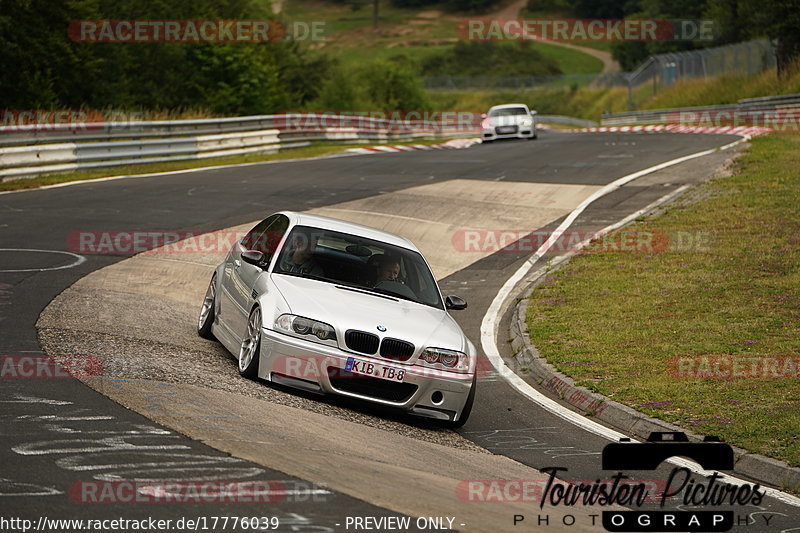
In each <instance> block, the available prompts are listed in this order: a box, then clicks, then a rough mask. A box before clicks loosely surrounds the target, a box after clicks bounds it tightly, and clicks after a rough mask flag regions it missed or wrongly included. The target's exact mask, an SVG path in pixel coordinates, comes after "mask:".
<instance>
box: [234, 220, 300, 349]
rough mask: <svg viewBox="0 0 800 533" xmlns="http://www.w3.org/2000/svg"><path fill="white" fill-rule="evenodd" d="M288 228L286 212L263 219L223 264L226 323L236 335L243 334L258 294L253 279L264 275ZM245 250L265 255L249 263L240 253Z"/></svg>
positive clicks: (255, 279)
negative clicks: (227, 303)
mask: <svg viewBox="0 0 800 533" xmlns="http://www.w3.org/2000/svg"><path fill="white" fill-rule="evenodd" d="M288 227H289V219H288V217H287V216H286V215H282V214H277V215H273V216H271V217H269V218H267V219H265V220H264V221H262V222H261V223H260V224H258V225H257V226H256V227H255V228H253V230H252V231H251V232H249V233H248V234H247V235H246V236H245V238H244V239H242V240H241V241H239V243H237V246H236V250H237V253H236V254H231V257H229V259H230V263H231V264H230V265H228V264H226V265H225V275H226V276H229V283H228V287H227V288H228V297H229V298H230V302H231V308H232V309H231V313H230V315H229V316H228V319H229V324H228V325H229V327H230V329H231V330H232V331H233V333H234V334H235V335H237V336H238V338H241V337H242V336H243V335H244V334H245V331H246V328H247V318H248V316H249V314H250V309H251V308H252V306H253V302H254V301H255V299H256V297H257V296H258V295H257V294H256V293H255V291H254V287H255V285H256V282H257V280H258V278H259V277H260V276H261V275H263V274H265V272H266V269H267V267H268V266H269V263H270V261H271V259H272V257H273V256H274V255H275V251H276V248H277V246H278V243H280V240H281V239H282V238H283V235H284V234H285V233H286V230H287V229H288ZM246 250H255V251H258V252H262V253H263V254H264V260H263V261H262V263H261V264H260V265H252V264H250V263H247V262H245V261H244V260H243V259H242V257H241V253H242V252H244V251H246Z"/></svg>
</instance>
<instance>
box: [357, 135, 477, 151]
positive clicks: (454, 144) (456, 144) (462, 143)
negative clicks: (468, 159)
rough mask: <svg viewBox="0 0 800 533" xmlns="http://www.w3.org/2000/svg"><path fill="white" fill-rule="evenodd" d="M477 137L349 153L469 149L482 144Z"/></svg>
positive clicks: (374, 147)
mask: <svg viewBox="0 0 800 533" xmlns="http://www.w3.org/2000/svg"><path fill="white" fill-rule="evenodd" d="M480 142H481V140H480V139H478V138H477V137H475V138H472V139H453V140H452V141H447V142H446V143H442V144H393V145H384V146H368V147H365V148H349V149H348V150H347V151H348V152H350V153H352V154H374V153H389V152H414V151H416V150H447V149H451V150H453V149H455V150H458V149H461V148H469V147H470V146H472V145H473V144H478V143H480Z"/></svg>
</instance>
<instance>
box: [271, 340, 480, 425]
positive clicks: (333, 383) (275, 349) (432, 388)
mask: <svg viewBox="0 0 800 533" xmlns="http://www.w3.org/2000/svg"><path fill="white" fill-rule="evenodd" d="M348 360H349V364H350V365H352V363H353V362H354V361H357V362H358V363H357V365H358V366H362V367H363V366H365V365H369V364H372V365H373V366H374V367H375V368H376V372H377V371H378V369H381V370H382V371H383V372H386V373H389V374H391V373H392V371H394V375H395V376H397V375H398V373H399V372H401V371H402V372H403V379H402V383H400V382H397V381H393V380H390V379H383V378H379V377H370V376H366V375H364V374H360V373H353V372H350V371H348V370H346V369H347V367H348ZM383 369H386V370H383ZM258 375H259V377H261V378H263V379H266V380H268V381H274V382H276V383H281V384H284V385H288V386H291V387H295V388H299V389H304V390H308V391H311V392H320V393H323V394H333V395H341V396H347V397H351V398H358V399H360V400H365V401H368V402H372V403H376V404H381V405H386V406H391V407H395V408H399V409H402V410H404V411H407V412H409V413H412V414H414V415H418V416H423V417H427V418H435V419H439V420H451V421H453V420H457V419H458V417H460V416H461V412H462V410H463V408H464V405H465V404H466V402H467V397H468V396H469V392H470V389H471V387H472V383H473V375H472V374H461V373H456V372H449V371H445V370H438V369H435V368H428V367H422V366H419V365H414V364H409V363H400V362H396V361H392V360H389V359H384V358H382V357H379V356H368V355H364V354H359V353H354V352H346V351H343V350H341V349H339V348H338V347H336V346H329V345H326V344H320V343H316V342H311V341H307V340H304V339H300V338H297V337H292V336H290V335H286V334H283V333H278V332H275V331H272V330H270V329H267V328H263V329H262V335H261V358H260V362H259V372H258Z"/></svg>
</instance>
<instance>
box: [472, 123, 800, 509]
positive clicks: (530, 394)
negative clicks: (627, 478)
mask: <svg viewBox="0 0 800 533" xmlns="http://www.w3.org/2000/svg"><path fill="white" fill-rule="evenodd" d="M749 138H750V137H749V136H747V135H743V136H742V138H741V139H739V140H738V141H734V142H732V143H729V144H726V145H725V146H722V147H720V148H713V149H711V150H704V151H702V152H697V153H695V154H691V155H687V156H684V157H679V158H677V159H672V160H670V161H666V162H664V163H661V164H658V165H655V166H652V167H650V168H646V169H644V170H640V171H638V172H634V173H633V174H628V175H627V176H623V177H621V178H619V179H616V180H614V181H612V182H611V183H609V184H608V185H606V186H605V187H603V188H602V189H600V190H598V191H595V192H594V194H592V195H591V196H589V197H588V198H586V199H585V200H584V201H583V202H581V204H580V205H579V206H578V207H576V208H575V209H574V210H573V211H572V212H571V213H570V214H569V216H567V218H566V219H564V221H563V222H562V223H561V224H560V225H559V226H558V228H556V230H555V231H553V232H552V233H551V234H550V237H549V238H548V239H547V241H545V242H544V244H542V245H541V246H540V247H539V249H538V250H536V252H534V254H533V255H531V256H530V257H529V258H528V259H527V260H526V261H525V262H524V263H523V264H522V266H520V267H519V269H517V271H516V272H514V274H513V275H512V276H511V277H510V278H508V280H506V282H505V284H503V286H502V287H501V288H500V291H498V293H497V295H496V296H495V297H494V300H492V303H491V305H489V309H487V310H486V314H485V315H484V317H483V320H482V321H481V347H482V348H483V352H484V353H485V354H486V357H487V358H488V359H489V361H490V362H491V363H492V366H494V368H495V369H496V370H497V373H498V374H500V375H501V376H502V377H503V378H505V379H506V381H508V383H509V384H510V385H511V386H512V387H514V388H515V389H517V391H519V392H520V393H522V394H523V395H524V396H525V397H527V398H528V399H529V400H531V401H533V402H534V403H535V404H537V405H539V406H540V407H542V408H543V409H546V410H547V411H549V412H551V413H552V414H554V415H556V416H558V417H560V418H562V419H563V420H565V421H567V422H569V423H570V424H573V425H576V426H578V427H580V428H581V429H583V430H585V431H589V432H591V433H594V434H595V435H598V436H600V437H603V438H605V439H608V440H610V441H614V442H616V441H618V440H619V439H620V438H621V437H627V436H628V435H625V434H623V433H620V432H618V431H615V430H613V429H609V428H607V427H605V426H603V425H602V424H599V423H598V422H595V421H594V420H592V419H590V418H586V417H585V416H583V415H582V414H580V413H577V412H575V411H572V410H571V409H567V408H565V407H564V406H562V405H560V404H559V403H558V402H556V401H555V400H552V399H550V398H548V397H547V396H545V395H544V394H542V393H540V392H539V391H537V390H536V389H535V388H533V387H532V386H531V385H529V384H528V383H527V382H526V381H525V380H523V379H522V378H521V377H519V376H518V375H517V374H515V373H514V371H513V370H511V369H510V368H509V367H508V366H507V365H506V364H505V362H504V361H503V358H502V357H501V356H500V352H499V351H498V349H497V345H496V344H495V338H496V331H497V323H498V321H499V319H500V313H501V311H502V308H503V304H504V303H505V302H506V300H507V299H508V298H509V296H510V295H511V293H512V291H513V290H514V288H515V287H516V285H517V284H518V283H519V282H520V281H522V279H523V278H524V277H525V276H526V275H527V274H528V272H530V270H531V269H532V268H533V266H534V265H535V264H536V262H537V261H538V260H539V259H541V257H542V256H543V255H544V254H546V253H547V251H548V250H549V249H550V247H551V246H552V245H553V244H554V243H555V242H556V240H557V239H558V238H559V236H560V235H561V234H562V233H563V232H564V231H565V230H566V229H567V228H569V227H570V226H571V225H572V223H573V222H574V221H575V219H576V218H578V215H580V214H581V213H582V212H583V211H584V210H585V209H586V208H587V207H589V205H590V204H591V203H592V202H594V201H595V200H597V199H598V198H601V197H603V196H605V195H606V194H608V193H610V192H612V191H615V190H617V189H619V188H620V187H622V186H623V185H625V184H626V183H629V182H631V181H633V180H635V179H636V178H640V177H642V176H645V175H647V174H651V173H653V172H656V171H659V170H662V169H664V168H667V167H671V166H673V165H677V164H679V163H683V162H684V161H689V160H690V159H696V158H698V157H703V156H705V155H708V154H711V153H713V152H716V151H718V150H727V149H728V148H731V147H733V146H736V145H737V144H739V143H741V142H743V141H746V140H749ZM677 192H678V191H673V192H672V193H671V194H668V195H666V196H664V197H662V198H661V199H659V200H657V201H656V202H655V203H654V204H651V205H650V206H648V207H646V208H644V209H642V210H639V211H637V212H636V213H633V214H631V215H629V216H627V217H625V218H624V219H623V220H621V221H619V222H617V223H615V224H612V225H610V226H608V227H607V228H604V229H603V230H602V231H601V233H605V232H607V231H611V230H613V229H616V228H617V227H620V226H622V225H624V224H626V223H627V222H630V221H631V220H634V219H635V218H636V217H638V216H640V215H641V214H642V213H644V212H646V211H647V210H649V209H650V208H651V207H652V206H654V205H657V204H658V203H661V202H662V201H666V200H668V199H669V198H668V197H669V196H671V195H674V194H677ZM586 242H587V241H584V243H586ZM584 243H581V244H582V245H585V244H584ZM670 462H671V463H672V464H675V465H678V466H682V467H685V468H687V469H689V470H690V471H692V472H694V473H696V474H699V475H702V476H709V475H711V473H712V472H710V471H707V470H704V469H702V468H700V467H698V466H697V465H696V464H695V463H693V462H690V461H687V460H685V459H680V458H673V459H670ZM721 477H722V479H724V480H725V481H726V482H728V483H730V484H732V485H743V484H746V483H749V482H747V481H745V480H743V479H739V478H737V477H734V476H729V475H727V474H721ZM762 489H763V490H764V492H765V493H766V494H767V495H768V496H770V497H772V498H775V499H776V500H779V501H781V502H783V503H786V504H789V505H793V506H797V507H800V498H798V497H796V496H792V495H791V494H787V493H785V492H781V491H779V490H776V489H772V488H768V487H762Z"/></svg>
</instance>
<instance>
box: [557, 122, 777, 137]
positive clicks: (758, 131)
mask: <svg viewBox="0 0 800 533" xmlns="http://www.w3.org/2000/svg"><path fill="white" fill-rule="evenodd" d="M570 131H572V132H580V133H615V132H621V133H629V132H634V133H635V132H661V131H670V132H673V133H722V134H729V135H749V136H750V137H755V136H756V135H764V134H766V133H770V132H771V131H772V130H771V129H770V128H761V127H757V126H735V127H734V126H685V125H682V124H664V125H652V126H600V127H596V128H581V129H576V130H570Z"/></svg>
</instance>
